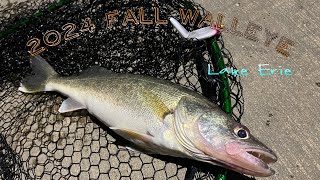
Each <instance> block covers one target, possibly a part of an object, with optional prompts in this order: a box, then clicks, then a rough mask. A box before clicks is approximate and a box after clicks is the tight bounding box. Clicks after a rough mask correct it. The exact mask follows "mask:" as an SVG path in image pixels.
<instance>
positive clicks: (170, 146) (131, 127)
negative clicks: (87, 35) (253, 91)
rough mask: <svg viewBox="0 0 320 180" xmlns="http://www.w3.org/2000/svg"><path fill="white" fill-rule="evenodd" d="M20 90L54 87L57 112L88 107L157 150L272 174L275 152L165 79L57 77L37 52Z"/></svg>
mask: <svg viewBox="0 0 320 180" xmlns="http://www.w3.org/2000/svg"><path fill="white" fill-rule="evenodd" d="M31 66H32V69H33V71H34V75H32V76H30V77H27V78H25V79H24V80H23V81H22V83H21V85H20V87H19V90H20V91H22V92H25V93H36V92H40V91H56V92H59V93H61V94H63V95H64V96H67V97H68V98H67V99H66V100H64V101H63V102H62V104H61V107H60V109H59V112H60V113H65V112H70V111H75V110H78V109H87V110H88V112H89V113H91V114H92V115H94V116H95V117H96V118H97V119H99V120H100V121H101V122H103V123H104V124H105V125H107V126H108V127H110V128H111V129H112V130H113V131H115V132H116V133H117V134H119V135H120V136H122V137H124V138H125V139H127V140H129V141H131V142H133V143H134V144H135V145H137V146H138V147H140V148H143V149H144V150H146V151H148V152H151V153H157V154H163V155H170V156H176V157H183V158H190V159H194V160H198V161H203V162H208V163H210V164H214V165H218V166H222V167H225V168H229V169H231V170H234V171H237V172H240V173H243V174H248V175H253V176H271V175H273V174H274V170H272V169H271V168H270V167H269V166H268V165H267V164H268V163H273V162H276V160H277V156H276V155H275V153H274V152H273V151H272V150H271V149H269V148H268V147H267V146H265V145H264V144H263V143H261V142H260V141H258V140H257V139H256V138H254V136H252V135H251V134H250V131H249V130H248V128H247V127H245V126H243V125H241V124H239V123H237V122H235V121H234V120H232V119H231V118H230V117H229V116H228V115H227V114H226V113H224V112H223V111H222V110H221V109H220V108H219V107H218V106H217V105H216V104H214V103H212V102H210V101H209V100H207V99H206V98H205V97H204V96H202V95H200V94H198V93H196V92H193V91H191V90H189V89H187V88H184V87H182V86H179V85H177V84H174V83H172V82H170V81H166V80H162V79H157V78H153V77H149V76H143V75H133V74H118V73H112V72H110V71H108V70H106V69H104V68H101V67H92V68H89V69H88V70H85V71H83V72H81V73H80V74H79V75H75V76H70V77H60V76H59V75H58V74H57V73H56V72H55V71H54V69H53V68H52V67H51V66H50V65H49V64H48V63H47V62H46V61H45V60H44V59H43V58H41V57H40V56H35V57H32V58H31Z"/></svg>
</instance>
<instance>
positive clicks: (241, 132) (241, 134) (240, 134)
mask: <svg viewBox="0 0 320 180" xmlns="http://www.w3.org/2000/svg"><path fill="white" fill-rule="evenodd" d="M234 132H235V134H236V135H237V136H238V137H239V138H241V139H248V138H249V132H248V131H246V130H245V129H243V128H241V127H237V128H235V130H234Z"/></svg>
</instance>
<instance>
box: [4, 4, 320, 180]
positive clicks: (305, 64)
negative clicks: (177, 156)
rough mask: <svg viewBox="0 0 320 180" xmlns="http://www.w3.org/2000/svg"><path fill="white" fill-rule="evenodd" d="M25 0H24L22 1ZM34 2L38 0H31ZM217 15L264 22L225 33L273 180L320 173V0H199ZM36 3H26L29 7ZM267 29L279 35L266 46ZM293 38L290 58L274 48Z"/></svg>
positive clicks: (248, 117) (247, 118)
mask: <svg viewBox="0 0 320 180" xmlns="http://www.w3.org/2000/svg"><path fill="white" fill-rule="evenodd" d="M15 2H18V1H16V0H1V3H0V11H1V13H0V14H1V15H2V16H1V17H6V18H9V17H10V15H8V13H10V9H14V4H15ZM24 2H25V0H24ZM28 2H35V1H33V0H32V1H30V0H29V1H28ZM197 2H199V3H201V5H203V6H204V7H205V8H206V9H207V10H209V11H211V12H212V14H213V16H214V18H215V19H216V17H217V15H218V13H221V14H223V15H224V16H225V18H224V19H223V23H224V24H225V25H226V27H231V24H232V19H233V17H237V19H238V21H239V23H238V28H237V29H238V30H239V31H241V32H245V30H246V28H247V26H248V23H249V22H253V23H255V24H257V25H260V26H261V31H257V38H258V39H259V41H258V42H254V41H252V40H249V39H247V38H245V37H240V36H238V35H236V34H232V33H230V32H229V33H228V32H225V33H224V40H225V43H226V47H227V48H228V49H229V50H230V51H231V53H232V55H233V57H234V63H235V65H236V66H237V67H238V69H241V68H245V69H248V70H249V75H248V76H247V77H242V80H241V83H242V85H243V88H244V98H245V114H244V116H243V118H242V122H243V124H245V125H247V126H248V127H249V129H251V132H252V133H253V134H255V135H256V136H257V137H258V138H259V139H260V140H261V141H263V142H265V143H266V144H267V145H268V146H270V147H271V148H273V149H274V150H275V152H276V153H277V154H278V156H279V160H278V162H277V163H275V164H274V165H272V167H273V168H274V169H275V170H276V175H275V176H272V177H269V178H258V179H270V180H274V179H276V180H286V179H297V180H301V179H310V180H317V179H318V178H319V176H320V150H319V146H320V124H319V120H320V118H319V117H320V111H319V108H320V79H319V75H320V73H319V71H318V68H320V50H319V46H320V32H319V28H320V3H319V1H317V0H307V1H301V0H283V1H276V0H272V1H265V0H264V1H263V0H255V1H249V0H238V1H235V0H230V1H224V0H198V1H197ZM28 5H29V6H31V5H33V3H30V4H27V6H28ZM266 28H268V29H269V30H270V31H271V32H277V33H279V34H278V36H279V37H278V38H277V39H275V40H274V41H272V42H271V44H270V45H269V47H266V46H265V45H264V42H265V39H266V32H265V30H266ZM282 36H284V37H286V38H288V39H290V40H292V41H293V42H294V46H293V47H290V48H289V50H288V51H289V53H290V55H289V57H285V56H283V55H282V54H280V53H279V52H277V51H276V46H277V44H278V43H279V40H280V38H281V37H282ZM259 64H270V67H274V68H277V67H278V66H282V67H283V68H289V69H292V71H293V75H292V76H291V77H284V76H282V77H280V76H276V75H273V76H269V77H261V76H260V75H259V73H258V71H257V69H258V65H259Z"/></svg>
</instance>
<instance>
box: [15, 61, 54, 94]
mask: <svg viewBox="0 0 320 180" xmlns="http://www.w3.org/2000/svg"><path fill="white" fill-rule="evenodd" d="M30 64H31V67H32V71H33V73H34V75H31V76H28V77H26V78H25V79H23V80H22V82H21V83H20V87H19V89H18V90H19V91H22V92H25V93H35V92H40V91H46V85H47V83H48V81H49V80H50V79H52V78H54V77H56V76H58V74H57V72H56V71H55V70H54V69H53V68H52V67H51V66H50V64H49V63H48V62H47V61H46V60H45V59H43V58H42V57H41V56H40V55H37V56H33V57H32V58H31V61H30Z"/></svg>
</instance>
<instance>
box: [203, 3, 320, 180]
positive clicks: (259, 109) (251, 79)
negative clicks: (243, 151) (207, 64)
mask: <svg viewBox="0 0 320 180" xmlns="http://www.w3.org/2000/svg"><path fill="white" fill-rule="evenodd" d="M198 2H200V3H201V4H202V5H203V6H204V7H205V8H206V9H207V10H209V11H211V12H212V14H213V16H214V17H215V18H216V17H217V16H218V13H221V14H223V15H224V16H225V18H224V20H223V22H224V23H225V24H226V27H231V24H232V20H233V17H237V19H238V21H239V23H238V27H237V29H238V30H239V31H241V32H245V30H246V28H247V26H248V23H249V22H253V23H255V24H257V25H260V26H261V27H262V30H261V31H257V35H256V36H257V37H258V39H259V41H258V42H254V41H252V40H249V39H247V38H245V37H239V36H237V35H235V34H231V33H224V40H225V43H226V47H227V48H228V49H229V50H230V51H231V53H232V55H233V57H234V63H235V65H236V66H237V67H238V68H239V69H241V68H246V69H249V71H250V74H249V75H248V76H247V77H243V78H242V79H241V83H242V85H243V88H244V98H245V113H244V116H243V118H242V122H243V124H245V125H247V126H248V127H249V128H250V129H251V131H252V132H253V134H255V135H256V136H257V137H258V138H259V139H260V140H261V141H263V142H265V143H266V144H267V145H269V146H270V147H272V148H273V149H274V150H275V152H276V153H277V154H278V156H279V160H278V162H277V163H275V164H274V165H273V166H272V167H273V168H274V169H275V170H276V175H275V176H272V177H270V178H261V179H270V180H271V179H272V180H273V179H277V180H285V179H297V180H301V179H310V180H316V179H319V176H320V150H319V146H320V124H319V120H320V118H319V117H320V111H319V110H320V85H319V84H318V83H319V82H320V79H319V75H320V71H319V68H320V49H319V48H320V32H319V28H320V3H319V1H317V0H308V1H299V0H284V1H275V0H273V1H262V0H255V1H249V0H239V1H234V0H232V1H223V0H214V1H208V0H200V1H198ZM266 28H267V29H269V30H270V31H271V32H276V33H278V36H279V37H278V38H277V39H275V40H274V41H272V42H271V44H270V45H269V47H266V46H265V45H264V43H265V39H266V32H265V30H266ZM282 36H284V37H286V38H288V39H290V40H292V41H293V42H294V46H293V47H290V46H289V47H290V48H289V50H288V52H289V53H290V55H289V57H285V56H284V55H282V54H280V53H278V52H277V51H276V46H277V44H278V43H279V40H280V37H282ZM259 64H270V67H273V68H277V67H278V66H282V67H283V68H289V69H292V72H293V73H292V76H291V77H283V76H282V77H280V76H277V75H273V76H268V77H261V76H260V75H259V72H258V65H259ZM267 124H269V125H267ZM259 179H260V178H259Z"/></svg>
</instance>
